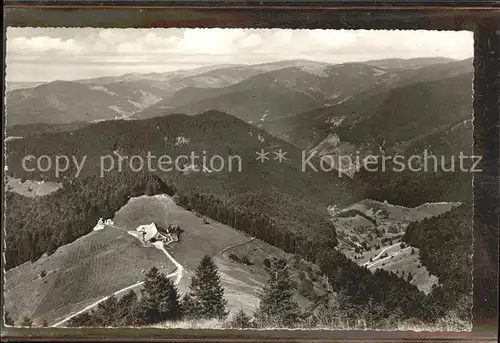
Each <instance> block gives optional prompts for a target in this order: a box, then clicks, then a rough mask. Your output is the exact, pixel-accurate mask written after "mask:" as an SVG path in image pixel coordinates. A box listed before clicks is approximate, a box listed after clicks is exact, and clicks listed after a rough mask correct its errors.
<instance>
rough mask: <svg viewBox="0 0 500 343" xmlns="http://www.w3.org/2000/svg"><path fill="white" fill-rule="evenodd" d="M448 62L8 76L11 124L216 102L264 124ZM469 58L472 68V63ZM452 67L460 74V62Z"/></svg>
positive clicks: (202, 107)
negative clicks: (64, 77) (47, 78)
mask: <svg viewBox="0 0 500 343" xmlns="http://www.w3.org/2000/svg"><path fill="white" fill-rule="evenodd" d="M447 62H449V60H448V59H442V58H436V59H427V58H423V59H414V60H399V59H394V60H382V61H368V62H366V63H346V64H340V65H329V64H328V63H323V62H314V61H306V60H290V61H280V62H272V63H264V64H257V65H216V66H210V67H202V68H197V69H192V70H180V71H174V72H166V73H149V74H137V73H132V74H126V75H123V76H118V77H101V78H95V79H88V80H76V81H53V82H49V83H45V84H38V83H34V84H32V85H30V84H29V83H26V82H24V83H12V84H9V83H8V84H7V89H8V92H7V125H9V126H12V125H25V124H33V123H45V124H60V123H65V124H66V123H71V122H74V121H82V122H95V121H99V120H110V119H118V118H131V119H144V118H149V117H154V116H162V115H166V114H171V113H187V114H195V113H199V112H202V111H206V110H212V109H215V110H220V111H224V112H227V113H230V114H232V115H235V116H237V117H239V118H242V119H244V120H247V121H249V122H253V123H255V124H256V125H258V124H261V123H262V121H270V120H274V119H277V118H280V117H287V116H292V115H296V114H299V113H301V112H306V111H310V110H314V109H318V108H321V107H324V106H327V105H335V104H337V103H339V102H342V101H346V100H348V99H351V98H352V97H353V96H355V95H356V94H358V93H360V92H364V91H368V90H370V89H373V88H374V87H379V86H380V85H387V84H391V83H392V82H393V80H394V78H397V77H398V76H395V75H394V74H396V75H400V74H401V73H403V74H404V75H407V77H406V78H407V79H410V80H413V81H416V80H417V79H418V78H419V77H420V78H422V79H424V80H425V79H429V78H431V79H432V78H434V79H438V78H440V77H442V75H441V74H439V73H436V72H435V71H434V70H431V71H428V70H427V69H424V70H420V69H421V68H423V67H425V66H435V65H443V68H442V69H443V70H444V71H443V72H442V73H446V72H447V71H446V70H447V69H446V67H444V66H446V65H447ZM460 63H461V62H452V63H451V64H460ZM463 64H464V67H467V66H468V67H469V69H470V70H472V69H471V68H472V64H471V63H468V61H464V63H463ZM450 68H451V69H450V70H449V72H450V73H453V72H454V69H453V68H454V67H452V66H450ZM262 118H264V119H262Z"/></svg>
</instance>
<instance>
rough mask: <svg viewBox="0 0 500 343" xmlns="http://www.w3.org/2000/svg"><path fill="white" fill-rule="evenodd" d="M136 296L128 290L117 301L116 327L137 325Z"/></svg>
mask: <svg viewBox="0 0 500 343" xmlns="http://www.w3.org/2000/svg"><path fill="white" fill-rule="evenodd" d="M138 316H139V313H138V299H137V294H136V293H135V292H134V291H133V290H130V291H128V292H127V294H125V295H124V296H123V297H122V298H121V299H120V301H118V322H117V323H116V324H117V326H131V325H136V324H138Z"/></svg>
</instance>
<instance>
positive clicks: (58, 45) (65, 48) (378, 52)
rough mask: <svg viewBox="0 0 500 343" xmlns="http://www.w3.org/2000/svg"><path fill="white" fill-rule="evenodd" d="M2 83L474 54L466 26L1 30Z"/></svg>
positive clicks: (464, 56) (458, 57)
mask: <svg viewBox="0 0 500 343" xmlns="http://www.w3.org/2000/svg"><path fill="white" fill-rule="evenodd" d="M6 48H7V49H6V50H7V51H6V65H7V69H6V79H7V82H14V81H15V82H47V81H53V80H75V79H84V78H94V77H99V76H117V75H123V74H126V73H131V72H138V73H148V72H168V71H173V70H179V69H191V68H196V67H201V66H207V65H214V64H254V63H265V62H272V61H278V60H290V59H308V60H314V61H321V62H328V63H332V64H336V63H344V62H361V61H367V60H375V59H383V58H416V57H438V56H439V57H449V58H453V59H466V58H470V57H472V56H473V35H472V32H468V31H425V30H418V31H417V30H405V31H403V30H401V31H385V30H286V29H101V28H7V43H6Z"/></svg>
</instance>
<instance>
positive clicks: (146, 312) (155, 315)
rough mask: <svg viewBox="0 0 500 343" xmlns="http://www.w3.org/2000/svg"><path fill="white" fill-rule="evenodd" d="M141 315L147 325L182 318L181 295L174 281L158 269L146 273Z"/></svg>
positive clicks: (153, 268) (142, 291)
mask: <svg viewBox="0 0 500 343" xmlns="http://www.w3.org/2000/svg"><path fill="white" fill-rule="evenodd" d="M141 312H142V313H141V314H142V316H143V318H144V320H145V322H146V323H147V324H153V323H158V322H162V321H166V320H178V319H180V317H181V306H180V301H179V293H178V291H177V288H176V287H175V286H174V284H173V283H172V281H171V280H170V279H169V278H167V276H166V275H165V274H163V273H160V272H159V271H158V269H157V268H156V267H152V268H151V269H150V270H149V271H148V272H147V273H146V280H145V281H144V288H143V289H142V290H141Z"/></svg>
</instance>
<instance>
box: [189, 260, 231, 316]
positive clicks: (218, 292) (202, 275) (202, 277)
mask: <svg viewBox="0 0 500 343" xmlns="http://www.w3.org/2000/svg"><path fill="white" fill-rule="evenodd" d="M189 288H190V294H189V297H190V298H192V300H189V298H188V299H186V300H188V301H187V304H186V305H187V306H188V307H187V309H186V310H187V311H188V312H189V313H190V316H191V318H193V319H201V318H203V319H212V318H217V319H225V318H226V317H227V315H228V313H227V311H226V305H227V300H225V299H224V289H223V288H222V281H221V279H220V276H219V273H218V269H217V266H216V265H215V263H214V262H213V261H212V259H211V258H210V256H207V255H205V257H203V258H202V260H201V262H200V265H199V266H198V267H197V268H196V270H195V273H194V276H193V277H192V278H191V285H190V286H189Z"/></svg>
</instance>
